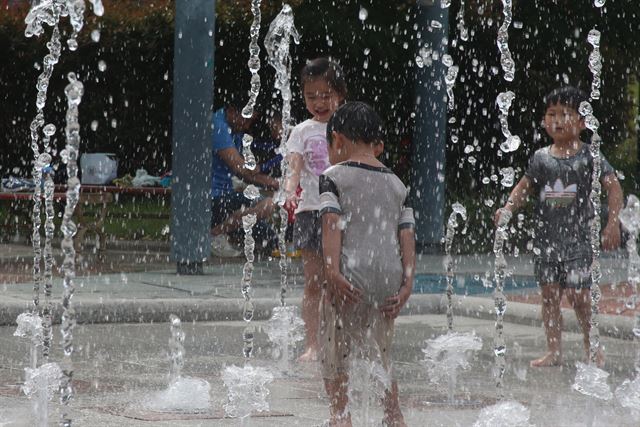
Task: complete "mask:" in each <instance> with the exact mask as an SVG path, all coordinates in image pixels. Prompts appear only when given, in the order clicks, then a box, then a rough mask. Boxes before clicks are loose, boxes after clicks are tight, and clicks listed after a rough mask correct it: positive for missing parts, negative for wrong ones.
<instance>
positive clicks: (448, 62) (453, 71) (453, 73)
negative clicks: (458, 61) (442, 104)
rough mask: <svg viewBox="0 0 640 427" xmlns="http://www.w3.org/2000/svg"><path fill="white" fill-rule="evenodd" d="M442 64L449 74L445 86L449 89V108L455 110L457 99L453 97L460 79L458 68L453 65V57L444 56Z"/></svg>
mask: <svg viewBox="0 0 640 427" xmlns="http://www.w3.org/2000/svg"><path fill="white" fill-rule="evenodd" d="M442 63H443V64H444V66H445V67H447V72H446V74H445V76H444V84H445V86H446V88H447V99H448V108H449V110H453V109H454V107H455V99H454V97H453V86H454V85H455V83H456V78H457V77H458V66H457V65H453V58H452V57H451V55H443V56H442Z"/></svg>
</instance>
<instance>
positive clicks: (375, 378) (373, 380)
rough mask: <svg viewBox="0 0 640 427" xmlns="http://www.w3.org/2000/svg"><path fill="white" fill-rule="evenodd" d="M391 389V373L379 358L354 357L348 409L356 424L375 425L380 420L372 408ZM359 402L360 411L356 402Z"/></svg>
mask: <svg viewBox="0 0 640 427" xmlns="http://www.w3.org/2000/svg"><path fill="white" fill-rule="evenodd" d="M390 389H391V375H390V374H389V372H387V371H386V370H385V369H384V366H383V365H382V363H380V361H379V359H378V358H367V357H363V355H362V354H359V355H357V356H356V357H353V358H352V360H351V366H350V369H349V389H348V390H347V395H348V396H349V405H348V408H347V411H348V412H350V413H351V414H352V415H353V416H354V425H359V426H367V427H373V426H378V425H380V422H379V421H377V420H375V419H374V417H373V416H372V414H371V412H372V409H373V408H375V407H376V406H378V402H379V401H380V400H382V399H383V398H384V395H385V391H386V390H390ZM357 403H359V404H360V405H359V407H360V408H359V409H360V410H359V411H358V410H356V409H357V407H356V404H357Z"/></svg>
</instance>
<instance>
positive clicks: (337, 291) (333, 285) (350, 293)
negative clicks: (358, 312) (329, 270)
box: [327, 273, 362, 304]
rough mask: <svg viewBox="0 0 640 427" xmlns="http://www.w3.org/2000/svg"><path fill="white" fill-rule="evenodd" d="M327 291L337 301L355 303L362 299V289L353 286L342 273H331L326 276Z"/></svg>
mask: <svg viewBox="0 0 640 427" xmlns="http://www.w3.org/2000/svg"><path fill="white" fill-rule="evenodd" d="M327 282H328V283H329V292H330V293H331V294H332V295H333V296H334V297H335V298H336V299H337V300H339V301H343V302H345V303H348V304H355V303H357V302H360V301H361V300H362V289H358V288H356V287H354V286H353V285H352V284H351V283H349V281H348V280H347V278H346V277H344V276H343V275H342V274H339V273H338V274H333V275H331V277H330V278H328V280H327Z"/></svg>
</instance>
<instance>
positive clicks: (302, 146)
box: [284, 58, 347, 361]
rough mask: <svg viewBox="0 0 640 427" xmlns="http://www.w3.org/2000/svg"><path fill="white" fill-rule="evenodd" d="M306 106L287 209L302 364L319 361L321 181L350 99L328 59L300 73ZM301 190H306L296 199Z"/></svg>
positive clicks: (291, 143) (291, 157)
mask: <svg viewBox="0 0 640 427" xmlns="http://www.w3.org/2000/svg"><path fill="white" fill-rule="evenodd" d="M301 85H302V95H303V97H304V103H305V106H306V107H307V111H309V113H310V114H311V115H312V118H310V119H308V120H305V121H304V122H302V123H300V124H298V125H297V126H296V127H294V128H293V130H292V131H291V135H290V136H289V140H288V141H287V159H288V161H289V172H288V174H287V179H286V181H285V186H284V188H285V191H286V193H287V201H286V205H288V206H287V207H290V206H296V208H295V214H296V223H295V226H294V234H293V235H294V242H295V244H296V246H297V248H298V249H300V250H301V252H302V265H303V270H304V279H305V286H304V296H303V298H302V319H303V320H304V322H305V328H306V334H307V341H306V348H305V351H304V353H303V354H302V355H301V356H300V358H299V359H298V360H299V361H313V360H317V354H318V328H319V323H320V298H321V295H322V283H323V282H324V273H323V259H322V237H321V234H320V233H321V229H322V223H321V222H320V216H319V211H320V195H319V176H320V175H321V174H322V172H324V170H325V169H326V168H328V167H329V166H330V164H329V154H328V144H327V135H326V133H327V122H328V121H329V118H330V117H331V115H332V114H333V112H334V111H335V110H336V109H337V108H338V106H340V104H342V103H343V102H344V100H345V97H346V95H347V85H346V83H345V79H344V73H343V71H342V69H341V68H340V66H339V65H338V64H337V63H336V62H334V61H332V60H330V59H328V58H317V59H314V60H312V61H309V62H307V64H306V65H305V67H304V68H303V69H302V72H301ZM298 185H299V186H300V187H301V188H302V194H300V197H298V196H296V190H297V188H298Z"/></svg>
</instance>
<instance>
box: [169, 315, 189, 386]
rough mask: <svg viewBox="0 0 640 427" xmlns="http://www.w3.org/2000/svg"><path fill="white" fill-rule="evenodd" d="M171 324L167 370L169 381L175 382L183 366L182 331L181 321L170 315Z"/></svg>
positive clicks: (183, 336)
mask: <svg viewBox="0 0 640 427" xmlns="http://www.w3.org/2000/svg"><path fill="white" fill-rule="evenodd" d="M169 322H170V324H171V328H170V329H171V338H170V339H169V357H170V359H171V367H170V369H169V381H170V382H172V383H173V382H175V381H176V380H177V379H178V378H180V376H181V375H182V367H183V366H184V346H183V344H182V343H184V338H185V335H184V331H183V330H182V321H181V320H180V318H179V317H178V316H176V315H175V314H172V315H171V316H169Z"/></svg>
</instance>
